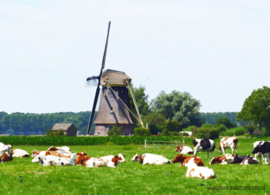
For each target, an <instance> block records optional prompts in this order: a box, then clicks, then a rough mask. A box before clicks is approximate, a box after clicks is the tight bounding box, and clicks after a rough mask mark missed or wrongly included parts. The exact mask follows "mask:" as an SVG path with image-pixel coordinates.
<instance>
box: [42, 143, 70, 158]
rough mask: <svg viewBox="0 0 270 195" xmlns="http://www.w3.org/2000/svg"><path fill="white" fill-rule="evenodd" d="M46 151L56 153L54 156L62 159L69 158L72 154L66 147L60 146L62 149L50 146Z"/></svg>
mask: <svg viewBox="0 0 270 195" xmlns="http://www.w3.org/2000/svg"><path fill="white" fill-rule="evenodd" d="M47 151H49V152H51V151H55V152H56V153H55V154H54V155H57V156H60V157H64V156H70V155H71V154H72V153H71V151H70V148H69V147H68V146H62V147H56V148H55V147H53V146H51V147H50V148H49V149H48V150H47Z"/></svg>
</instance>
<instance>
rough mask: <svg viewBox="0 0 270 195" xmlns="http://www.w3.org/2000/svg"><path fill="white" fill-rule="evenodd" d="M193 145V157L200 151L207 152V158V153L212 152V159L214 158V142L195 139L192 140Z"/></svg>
mask: <svg viewBox="0 0 270 195" xmlns="http://www.w3.org/2000/svg"><path fill="white" fill-rule="evenodd" d="M193 145H194V154H193V155H194V156H196V155H197V153H198V152H200V151H207V158H209V152H212V154H213V157H214V156H215V153H214V150H215V147H216V146H215V142H214V141H213V140H211V139H195V140H193Z"/></svg>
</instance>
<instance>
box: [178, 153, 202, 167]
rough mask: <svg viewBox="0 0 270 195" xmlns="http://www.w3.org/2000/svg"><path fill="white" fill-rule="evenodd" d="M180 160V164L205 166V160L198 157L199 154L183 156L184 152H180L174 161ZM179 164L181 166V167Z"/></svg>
mask: <svg viewBox="0 0 270 195" xmlns="http://www.w3.org/2000/svg"><path fill="white" fill-rule="evenodd" d="M178 162H180V163H181V165H180V166H186V167H187V166H189V165H196V166H204V162H203V161H202V159H200V158H198V157H197V156H183V155H182V154H181V155H180V154H178V155H177V156H176V157H175V158H174V159H173V163H178ZM180 166H179V167H180Z"/></svg>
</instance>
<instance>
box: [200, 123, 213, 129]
mask: <svg viewBox="0 0 270 195" xmlns="http://www.w3.org/2000/svg"><path fill="white" fill-rule="evenodd" d="M211 127H213V126H212V125H211V124H208V123H205V124H203V125H202V128H211Z"/></svg>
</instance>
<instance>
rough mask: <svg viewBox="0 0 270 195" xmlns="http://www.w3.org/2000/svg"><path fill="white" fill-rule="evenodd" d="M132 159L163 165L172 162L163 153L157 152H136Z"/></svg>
mask: <svg viewBox="0 0 270 195" xmlns="http://www.w3.org/2000/svg"><path fill="white" fill-rule="evenodd" d="M131 161H140V163H141V164H143V165H145V164H155V165H162V164H170V163H171V161H170V160H169V159H167V158H165V157H164V156H162V155H157V154H150V153H145V154H142V155H138V154H136V155H135V156H134V157H133V158H132V159H131Z"/></svg>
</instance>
